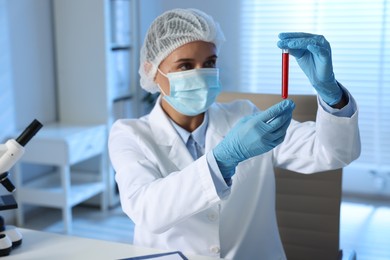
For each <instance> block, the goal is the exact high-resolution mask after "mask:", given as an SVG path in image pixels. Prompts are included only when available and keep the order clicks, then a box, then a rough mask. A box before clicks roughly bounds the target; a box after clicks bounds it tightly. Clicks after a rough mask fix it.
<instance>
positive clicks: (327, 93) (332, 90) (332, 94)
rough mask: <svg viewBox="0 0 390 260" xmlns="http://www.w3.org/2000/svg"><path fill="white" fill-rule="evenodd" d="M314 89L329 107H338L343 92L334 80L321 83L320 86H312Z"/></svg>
mask: <svg viewBox="0 0 390 260" xmlns="http://www.w3.org/2000/svg"><path fill="white" fill-rule="evenodd" d="M314 88H315V89H316V90H317V92H318V95H319V96H320V97H321V99H322V100H323V101H325V103H327V104H328V105H329V106H331V107H333V106H336V105H338V104H339V103H341V102H342V100H343V93H344V92H343V90H342V88H341V87H340V86H339V84H338V82H337V81H336V80H334V82H327V83H322V84H321V85H320V86H314Z"/></svg>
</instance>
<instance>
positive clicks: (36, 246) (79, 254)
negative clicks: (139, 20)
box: [3, 228, 215, 260]
mask: <svg viewBox="0 0 390 260" xmlns="http://www.w3.org/2000/svg"><path fill="white" fill-rule="evenodd" d="M18 230H19V231H20V232H21V233H22V236H23V240H22V244H21V245H20V246H19V247H17V248H14V249H12V251H11V254H10V255H9V256H7V257H3V259H6V260H8V259H31V260H44V259H56V260H62V259H64V260H65V259H66V260H69V259H72V260H77V259H83V260H84V259H94V260H98V259H102V260H107V259H108V260H109V259H123V258H128V257H133V256H142V255H150V254H158V253H163V252H164V251H162V250H158V249H152V248H143V247H137V246H134V245H130V244H124V243H117V242H110V241H103V240H97V239H89V238H81V237H75V236H67V235H61V234H54V233H47V232H41V231H34V230H29V229H23V228H19V229H18ZM186 256H187V257H188V258H189V259H191V260H211V259H214V260H215V258H211V257H206V256H189V255H186Z"/></svg>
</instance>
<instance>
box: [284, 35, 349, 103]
mask: <svg viewBox="0 0 390 260" xmlns="http://www.w3.org/2000/svg"><path fill="white" fill-rule="evenodd" d="M279 38H280V41H278V43H277V44H278V47H279V48H281V49H288V50H289V53H290V54H291V55H292V56H294V57H295V58H296V60H297V62H298V65H299V66H300V67H301V69H302V70H303V72H304V73H305V74H306V76H307V77H308V78H309V80H310V82H311V84H312V85H313V87H314V88H315V89H316V90H317V92H318V95H319V96H320V97H321V98H322V99H323V100H324V101H325V102H326V103H327V104H329V105H335V104H337V103H339V102H340V100H341V98H342V96H343V91H342V90H341V88H340V87H339V85H338V84H337V81H336V79H335V77H334V74H333V66H332V51H331V48H330V44H329V42H328V41H327V40H326V39H325V37H324V36H322V35H315V34H310V33H300V32H291V33H280V34H279Z"/></svg>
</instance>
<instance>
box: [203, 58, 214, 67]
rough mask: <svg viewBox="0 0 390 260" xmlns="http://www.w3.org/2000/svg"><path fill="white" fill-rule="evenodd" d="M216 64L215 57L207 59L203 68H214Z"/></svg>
mask: <svg viewBox="0 0 390 260" xmlns="http://www.w3.org/2000/svg"><path fill="white" fill-rule="evenodd" d="M216 66H217V60H216V59H212V60H208V61H206V62H205V63H204V65H203V67H204V68H215V67H216Z"/></svg>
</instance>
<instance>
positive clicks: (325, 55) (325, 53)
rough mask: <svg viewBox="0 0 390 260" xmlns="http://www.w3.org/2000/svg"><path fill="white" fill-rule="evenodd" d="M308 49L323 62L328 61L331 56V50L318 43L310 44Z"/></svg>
mask: <svg viewBox="0 0 390 260" xmlns="http://www.w3.org/2000/svg"><path fill="white" fill-rule="evenodd" d="M307 49H308V50H309V51H310V52H311V53H312V54H313V55H315V56H316V57H317V58H318V60H319V61H321V62H323V63H326V62H327V61H329V60H330V58H331V54H330V51H329V49H327V48H324V47H321V46H318V45H308V46H307Z"/></svg>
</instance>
